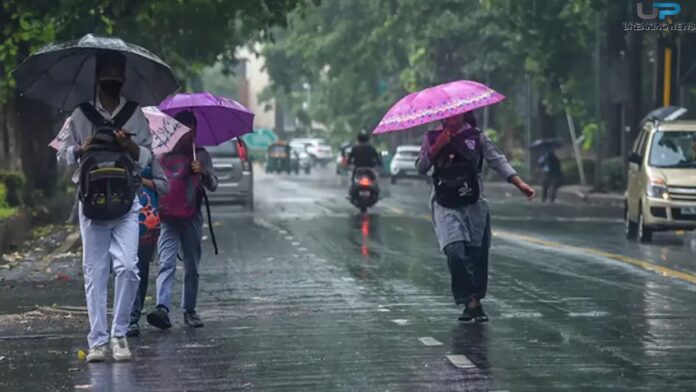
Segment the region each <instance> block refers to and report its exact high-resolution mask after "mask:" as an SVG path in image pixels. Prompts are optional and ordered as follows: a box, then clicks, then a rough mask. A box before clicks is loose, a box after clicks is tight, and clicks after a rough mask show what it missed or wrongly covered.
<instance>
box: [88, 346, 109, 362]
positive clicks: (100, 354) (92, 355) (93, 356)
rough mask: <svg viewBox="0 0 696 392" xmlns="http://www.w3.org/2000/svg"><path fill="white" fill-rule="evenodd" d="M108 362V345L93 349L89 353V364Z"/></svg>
mask: <svg viewBox="0 0 696 392" xmlns="http://www.w3.org/2000/svg"><path fill="white" fill-rule="evenodd" d="M104 361H106V344H103V345H101V346H96V347H92V348H90V349H89V353H87V362H89V363H96V362H104Z"/></svg>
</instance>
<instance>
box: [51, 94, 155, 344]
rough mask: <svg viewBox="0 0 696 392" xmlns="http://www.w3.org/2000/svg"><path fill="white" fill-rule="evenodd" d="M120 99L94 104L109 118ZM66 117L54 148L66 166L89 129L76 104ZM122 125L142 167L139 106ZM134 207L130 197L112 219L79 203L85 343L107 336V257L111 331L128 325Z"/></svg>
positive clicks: (134, 262) (144, 132)
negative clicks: (90, 214)
mask: <svg viewBox="0 0 696 392" xmlns="http://www.w3.org/2000/svg"><path fill="white" fill-rule="evenodd" d="M125 104H126V100H125V98H123V97H122V98H121V100H120V103H119V105H118V107H117V108H116V109H115V110H114V111H113V112H112V113H109V112H108V111H106V110H105V109H104V107H103V106H102V104H101V102H99V101H98V100H97V103H96V106H95V107H96V109H97V110H98V111H99V113H100V114H101V115H102V116H104V117H105V118H106V119H113V118H114V117H115V116H116V115H117V114H118V113H119V112H120V111H121V110H122V109H123V107H124V106H125ZM71 117H72V121H71V122H70V131H69V135H68V136H67V137H66V139H65V141H64V142H63V144H62V146H61V149H60V150H59V151H58V161H59V162H61V163H63V164H66V165H69V166H72V165H75V164H77V163H78V162H77V159H76V157H75V148H76V147H77V146H78V145H81V144H83V143H84V142H85V141H86V140H88V139H89V138H90V137H91V136H92V135H94V132H95V127H94V125H93V124H92V123H91V122H90V121H89V120H88V119H87V117H85V115H84V114H83V113H82V110H80V109H79V108H77V109H75V110H74V111H73V113H72V115H71ZM123 129H124V130H126V131H128V132H130V133H131V134H133V136H132V138H133V141H135V142H136V143H137V144H138V145H140V155H139V158H138V161H137V162H136V163H137V166H138V167H139V169H140V170H142V169H143V168H145V167H146V166H147V165H148V164H149V163H150V161H151V160H152V152H151V151H150V145H151V144H152V136H151V135H150V130H149V128H148V123H147V120H146V119H145V116H144V115H143V113H142V111H141V110H140V108H138V109H137V110H136V111H135V113H134V114H133V116H131V118H130V119H129V120H128V121H127V122H126V123H125V124H124V126H123ZM78 180H79V170H78V171H76V173H75V175H74V176H73V181H74V182H75V183H77V182H78ZM140 208H141V206H140V203H139V202H138V199H137V198H136V199H135V202H134V203H133V208H132V209H131V211H130V212H129V213H128V214H126V215H125V216H123V217H121V218H119V219H117V220H115V221H94V220H91V219H89V218H87V217H85V216H84V215H83V214H82V208H80V233H81V234H82V249H83V255H82V267H83V271H84V278H85V296H86V300H87V311H88V312H89V322H90V332H89V335H88V336H87V341H88V343H89V347H90V348H93V347H96V346H101V345H105V344H107V343H108V342H109V333H108V320H107V311H106V310H107V292H108V280H109V274H110V271H111V266H112V263H113V271H114V274H115V276H116V277H115V284H114V311H113V314H114V319H113V322H112V325H111V336H112V337H123V336H125V334H126V331H127V329H128V322H129V314H130V311H131V306H132V305H133V301H134V300H135V295H136V293H137V290H138V283H139V281H140V278H139V276H138V235H139V233H138V230H139V227H138V211H139V210H140Z"/></svg>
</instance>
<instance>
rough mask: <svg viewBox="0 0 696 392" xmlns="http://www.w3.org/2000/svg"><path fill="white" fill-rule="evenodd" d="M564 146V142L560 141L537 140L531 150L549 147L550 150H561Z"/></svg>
mask: <svg viewBox="0 0 696 392" xmlns="http://www.w3.org/2000/svg"><path fill="white" fill-rule="evenodd" d="M562 145H563V142H561V141H560V140H558V139H538V140H535V141H534V142H533V143H532V144H531V145H530V146H529V148H540V147H549V148H559V147H561V146H562Z"/></svg>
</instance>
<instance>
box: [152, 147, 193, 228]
mask: <svg viewBox="0 0 696 392" xmlns="http://www.w3.org/2000/svg"><path fill="white" fill-rule="evenodd" d="M191 162H192V159H191V157H189V156H187V155H184V154H173V153H170V154H166V155H164V156H163V157H161V158H160V160H159V163H160V166H162V169H163V170H164V173H165V174H166V175H167V179H168V180H169V192H167V194H166V195H164V196H162V197H161V198H160V200H159V213H160V217H161V219H162V221H164V222H170V223H173V222H177V221H182V220H186V219H190V218H193V217H194V216H195V215H196V214H197V213H198V210H199V209H200V207H201V191H202V187H201V176H200V175H197V174H194V173H193V172H192V171H191Z"/></svg>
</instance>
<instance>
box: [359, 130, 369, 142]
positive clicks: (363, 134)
mask: <svg viewBox="0 0 696 392" xmlns="http://www.w3.org/2000/svg"><path fill="white" fill-rule="evenodd" d="M369 142H370V134H369V133H367V132H360V133H359V134H358V143H369Z"/></svg>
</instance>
